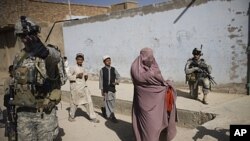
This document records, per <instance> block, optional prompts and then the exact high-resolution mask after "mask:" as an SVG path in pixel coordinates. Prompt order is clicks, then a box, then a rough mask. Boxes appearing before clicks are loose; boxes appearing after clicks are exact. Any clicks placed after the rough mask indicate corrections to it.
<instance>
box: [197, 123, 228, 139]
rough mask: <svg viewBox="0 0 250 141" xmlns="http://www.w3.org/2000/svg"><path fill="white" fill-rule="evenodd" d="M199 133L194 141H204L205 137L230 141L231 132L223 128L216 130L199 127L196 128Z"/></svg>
mask: <svg viewBox="0 0 250 141" xmlns="http://www.w3.org/2000/svg"><path fill="white" fill-rule="evenodd" d="M196 129H197V130H198V131H197V132H196V134H195V136H194V137H193V140H194V141H197V140H198V139H203V138H204V136H206V135H207V136H211V137H214V138H216V139H217V140H218V141H228V140H229V130H228V129H223V128H222V129H221V128H215V129H207V128H205V127H203V126H198V127H197V128H196Z"/></svg>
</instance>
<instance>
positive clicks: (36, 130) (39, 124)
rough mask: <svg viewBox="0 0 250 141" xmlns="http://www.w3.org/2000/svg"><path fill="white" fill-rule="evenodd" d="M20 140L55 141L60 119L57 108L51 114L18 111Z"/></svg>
mask: <svg viewBox="0 0 250 141" xmlns="http://www.w3.org/2000/svg"><path fill="white" fill-rule="evenodd" d="M17 117H18V118H17V135H18V141H53V139H55V138H56V136H57V135H58V132H59V129H58V119H57V116H56V110H55V108H54V109H53V110H52V111H51V113H50V114H45V113H44V114H43V118H42V116H41V113H39V112H37V113H32V112H18V113H17Z"/></svg>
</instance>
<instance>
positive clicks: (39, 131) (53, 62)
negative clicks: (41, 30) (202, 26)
mask: <svg viewBox="0 0 250 141" xmlns="http://www.w3.org/2000/svg"><path fill="white" fill-rule="evenodd" d="M47 49H48V51H49V54H48V56H47V57H46V58H45V59H40V58H38V57H30V56H29V55H28V56H26V54H25V53H24V52H21V55H17V56H16V58H15V60H14V68H15V75H14V80H15V83H16V84H15V92H16V95H15V97H14V101H13V104H14V105H16V107H17V108H16V110H17V117H18V118H17V134H18V141H24V140H25V141H27V140H30V141H33V140H38V141H52V140H53V139H55V138H56V136H57V135H58V131H59V130H58V119H57V116H56V107H55V105H54V106H53V107H52V108H51V110H50V111H47V112H46V111H45V107H46V106H48V105H49V103H50V100H51V101H52V100H53V98H51V96H53V95H60V90H59V89H60V86H61V85H60V82H59V80H58V79H55V80H51V79H47V78H44V77H45V76H47V77H49V78H56V76H58V75H59V74H58V70H57V69H58V67H57V64H58V63H59V61H60V53H59V51H58V50H57V49H55V48H51V47H48V48H47ZM22 58H24V59H22ZM36 65H39V66H38V67H37V66H36ZM24 66H26V67H27V66H28V68H29V69H28V70H30V69H31V70H32V69H34V68H35V69H34V70H35V71H31V72H30V71H28V76H31V78H29V77H28V78H27V83H24V84H22V83H20V82H19V80H18V78H17V77H18V74H17V72H16V70H18V68H22V67H24ZM38 69H40V71H41V72H39V71H38ZM32 73H35V74H32ZM42 73H45V74H43V75H45V76H42ZM34 76H36V77H34ZM28 81H32V82H28ZM18 94H19V95H22V97H24V98H21V97H20V96H18ZM27 99H28V100H27Z"/></svg>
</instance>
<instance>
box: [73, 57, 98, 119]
mask: <svg viewBox="0 0 250 141" xmlns="http://www.w3.org/2000/svg"><path fill="white" fill-rule="evenodd" d="M83 61H84V55H83V54H82V53H78V54H77V55H76V65H75V66H73V67H71V68H70V70H69V73H68V78H69V81H70V91H71V99H70V111H69V121H74V120H75V119H74V118H75V112H76V109H77V107H78V106H80V105H84V106H85V109H86V111H87V113H88V115H89V118H90V121H91V122H94V123H99V120H98V119H97V118H96V113H95V112H94V106H93V102H92V99H91V93H90V91H89V89H88V87H87V84H86V81H87V79H88V74H87V73H86V71H85V69H84V66H83Z"/></svg>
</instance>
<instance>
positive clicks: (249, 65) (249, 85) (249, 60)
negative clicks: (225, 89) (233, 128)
mask: <svg viewBox="0 0 250 141" xmlns="http://www.w3.org/2000/svg"><path fill="white" fill-rule="evenodd" d="M246 88H247V95H250V3H249V7H248V44H247V84H246Z"/></svg>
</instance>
